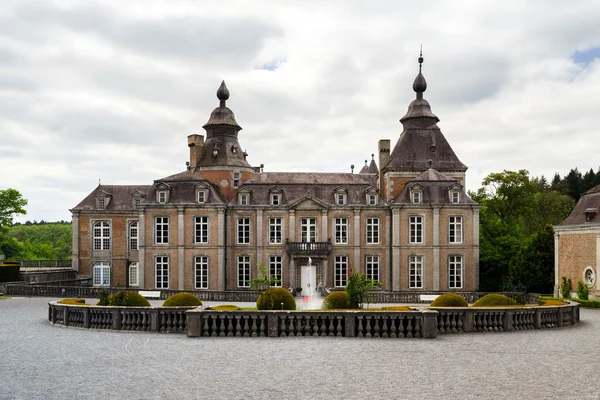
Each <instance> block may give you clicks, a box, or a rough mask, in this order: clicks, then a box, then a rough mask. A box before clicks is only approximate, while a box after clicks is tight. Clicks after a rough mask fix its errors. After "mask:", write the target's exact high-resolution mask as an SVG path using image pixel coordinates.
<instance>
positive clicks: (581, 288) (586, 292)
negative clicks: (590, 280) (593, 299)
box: [577, 280, 590, 300]
mask: <svg viewBox="0 0 600 400" xmlns="http://www.w3.org/2000/svg"><path fill="white" fill-rule="evenodd" d="M589 296H590V289H589V288H588V285H584V284H583V282H581V281H580V280H579V281H577V298H578V299H579V300H589Z"/></svg>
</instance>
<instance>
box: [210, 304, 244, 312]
mask: <svg viewBox="0 0 600 400" xmlns="http://www.w3.org/2000/svg"><path fill="white" fill-rule="evenodd" d="M241 309H242V308H241V307H238V306H236V305H233V304H221V305H218V306H214V307H211V310H217V311H239V310H241Z"/></svg>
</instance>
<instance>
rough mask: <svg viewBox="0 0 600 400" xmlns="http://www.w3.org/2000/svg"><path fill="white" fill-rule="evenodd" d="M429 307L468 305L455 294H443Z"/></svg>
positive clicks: (462, 298)
mask: <svg viewBox="0 0 600 400" xmlns="http://www.w3.org/2000/svg"><path fill="white" fill-rule="evenodd" d="M431 307H469V303H467V301H466V300H465V299H464V297H462V296H461V295H460V294H457V293H444V294H442V295H441V296H439V297H438V298H437V299H435V300H434V301H433V302H432V303H431Z"/></svg>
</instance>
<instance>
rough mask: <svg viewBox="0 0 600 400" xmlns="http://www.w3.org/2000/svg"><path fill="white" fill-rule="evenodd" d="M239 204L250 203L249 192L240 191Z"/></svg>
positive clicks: (245, 204)
mask: <svg viewBox="0 0 600 400" xmlns="http://www.w3.org/2000/svg"><path fill="white" fill-rule="evenodd" d="M240 205H241V206H247V205H250V194H248V193H240Z"/></svg>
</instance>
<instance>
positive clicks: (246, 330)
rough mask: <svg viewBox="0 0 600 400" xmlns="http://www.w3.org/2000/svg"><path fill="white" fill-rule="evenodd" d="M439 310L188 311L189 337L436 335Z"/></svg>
mask: <svg viewBox="0 0 600 400" xmlns="http://www.w3.org/2000/svg"><path fill="white" fill-rule="evenodd" d="M437 315H438V313H437V312H436V311H432V310H419V311H405V312H395V311H361V310H358V311H354V310H353V311H256V312H253V311H213V310H201V309H195V310H191V311H188V312H187V317H188V331H187V335H188V337H285V336H314V337H319V336H339V337H373V338H379V337H381V338H435V337H436V336H437Z"/></svg>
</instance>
